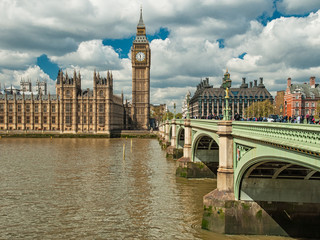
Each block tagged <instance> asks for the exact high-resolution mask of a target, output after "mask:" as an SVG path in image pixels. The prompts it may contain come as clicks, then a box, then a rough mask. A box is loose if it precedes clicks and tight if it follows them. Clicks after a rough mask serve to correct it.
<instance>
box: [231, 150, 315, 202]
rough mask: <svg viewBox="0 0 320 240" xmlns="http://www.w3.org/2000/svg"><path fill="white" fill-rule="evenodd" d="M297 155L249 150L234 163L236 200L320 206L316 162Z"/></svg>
mask: <svg viewBox="0 0 320 240" xmlns="http://www.w3.org/2000/svg"><path fill="white" fill-rule="evenodd" d="M266 153H268V154H266ZM270 153H272V155H271V154H270ZM297 155H298V153H296V152H292V151H286V150H282V149H271V148H270V149H268V147H266V146H256V148H253V149H251V150H250V151H249V152H247V153H246V154H245V155H244V156H243V157H242V158H241V160H240V161H237V160H235V164H236V168H235V181H234V184H235V185H234V190H235V191H234V192H235V197H236V198H237V199H238V200H250V201H252V200H253V201H268V202H272V201H274V202H303V203H320V165H319V163H318V162H319V160H317V159H316V158H315V157H313V156H311V155H307V154H299V157H297Z"/></svg>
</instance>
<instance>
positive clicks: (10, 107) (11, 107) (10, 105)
mask: <svg viewBox="0 0 320 240" xmlns="http://www.w3.org/2000/svg"><path fill="white" fill-rule="evenodd" d="M12 109H13V106H12V104H9V112H12Z"/></svg>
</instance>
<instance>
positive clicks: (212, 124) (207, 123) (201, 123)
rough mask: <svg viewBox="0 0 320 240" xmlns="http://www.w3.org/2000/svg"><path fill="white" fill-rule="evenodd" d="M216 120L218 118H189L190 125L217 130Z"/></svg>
mask: <svg viewBox="0 0 320 240" xmlns="http://www.w3.org/2000/svg"><path fill="white" fill-rule="evenodd" d="M218 122H219V121H218V120H206V119H191V127H192V128H198V129H205V130H208V131H213V132H217V131H218Z"/></svg>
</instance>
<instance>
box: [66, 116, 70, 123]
mask: <svg viewBox="0 0 320 240" xmlns="http://www.w3.org/2000/svg"><path fill="white" fill-rule="evenodd" d="M66 124H71V116H66Z"/></svg>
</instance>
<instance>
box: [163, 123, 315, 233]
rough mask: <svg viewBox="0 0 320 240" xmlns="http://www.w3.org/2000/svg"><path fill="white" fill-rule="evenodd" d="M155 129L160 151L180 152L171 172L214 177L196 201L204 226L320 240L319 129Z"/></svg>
mask: <svg viewBox="0 0 320 240" xmlns="http://www.w3.org/2000/svg"><path fill="white" fill-rule="evenodd" d="M159 133H160V136H161V138H162V141H163V142H164V143H165V144H166V146H168V148H167V151H169V152H171V153H172V152H175V151H181V152H183V157H181V158H180V159H179V160H178V169H177V172H178V170H179V169H180V170H179V173H180V174H181V172H182V173H183V174H184V175H183V176H185V177H188V174H189V173H190V171H189V170H190V169H192V171H193V172H194V169H195V168H198V169H199V171H200V172H201V171H202V170H203V169H209V170H210V171H211V172H212V173H213V174H214V175H215V176H216V177H217V188H216V189H215V190H213V191H212V192H210V193H208V194H207V195H206V196H204V198H203V203H204V214H203V222H202V227H203V228H205V229H208V230H211V231H215V232H220V233H228V234H269V235H286V236H294V237H301V236H302V237H317V238H318V237H320V230H319V228H318V226H319V224H320V147H319V146H320V127H319V126H317V125H310V124H290V123H268V122H245V121H216V120H197V119H191V120H190V119H173V120H171V121H169V120H167V121H166V122H164V123H162V124H161V126H160V131H159ZM192 171H191V172H192ZM192 177H194V176H192Z"/></svg>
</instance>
